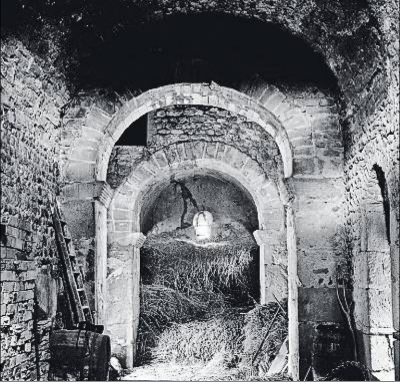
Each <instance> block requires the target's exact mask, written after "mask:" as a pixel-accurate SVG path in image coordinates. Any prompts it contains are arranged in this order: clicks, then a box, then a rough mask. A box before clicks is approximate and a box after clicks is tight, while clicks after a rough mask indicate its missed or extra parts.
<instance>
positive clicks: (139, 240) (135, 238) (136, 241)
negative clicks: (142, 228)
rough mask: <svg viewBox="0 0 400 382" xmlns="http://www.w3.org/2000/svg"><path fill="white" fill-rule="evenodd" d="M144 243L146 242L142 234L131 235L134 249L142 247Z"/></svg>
mask: <svg viewBox="0 0 400 382" xmlns="http://www.w3.org/2000/svg"><path fill="white" fill-rule="evenodd" d="M145 241H146V236H145V235H143V233H142V232H135V233H133V234H132V245H133V246H134V247H135V248H141V247H143V244H144V242H145Z"/></svg>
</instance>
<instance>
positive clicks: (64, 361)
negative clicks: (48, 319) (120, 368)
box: [50, 329, 111, 381]
mask: <svg viewBox="0 0 400 382" xmlns="http://www.w3.org/2000/svg"><path fill="white" fill-rule="evenodd" d="M50 356H51V366H52V368H60V367H63V368H65V367H67V368H71V370H76V371H78V370H83V368H84V367H85V366H88V367H89V375H88V379H89V380H93V381H106V380H107V376H108V367H109V362H110V356H111V347H110V337H109V336H106V335H103V334H99V333H96V332H92V331H88V330H78V329H76V330H65V329H64V330H56V331H54V332H53V333H52V334H51V336H50Z"/></svg>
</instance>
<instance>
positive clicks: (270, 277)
mask: <svg viewBox="0 0 400 382" xmlns="http://www.w3.org/2000/svg"><path fill="white" fill-rule="evenodd" d="M287 295H288V279H287V272H286V270H285V269H284V268H283V267H282V266H280V265H272V264H270V265H266V266H265V302H266V303H268V302H273V301H276V300H278V301H282V300H283V299H285V298H287Z"/></svg>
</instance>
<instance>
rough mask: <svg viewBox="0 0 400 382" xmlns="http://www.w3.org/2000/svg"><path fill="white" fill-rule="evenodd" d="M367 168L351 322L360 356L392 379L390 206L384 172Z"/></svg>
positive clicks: (380, 374) (384, 377)
mask: <svg viewBox="0 0 400 382" xmlns="http://www.w3.org/2000/svg"><path fill="white" fill-rule="evenodd" d="M371 170H372V171H371V172H370V176H371V178H370V179H369V183H368V189H367V190H365V195H364V205H363V211H362V232H361V251H360V253H359V255H356V257H355V262H354V278H355V283H354V287H355V322H356V327H357V330H358V337H359V341H358V342H359V352H360V356H361V359H362V360H363V361H364V362H365V363H366V365H367V366H368V367H370V368H371V370H372V372H373V373H374V375H375V376H376V377H377V378H379V379H380V380H394V359H393V330H394V329H393V316H392V314H393V311H392V310H393V301H392V274H391V255H390V224H389V223H390V206H389V198H388V190H387V185H386V180H385V174H384V172H383V171H382V169H381V168H380V167H379V166H377V165H374V166H373V168H372V169H371Z"/></svg>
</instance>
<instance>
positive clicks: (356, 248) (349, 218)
mask: <svg viewBox="0 0 400 382" xmlns="http://www.w3.org/2000/svg"><path fill="white" fill-rule="evenodd" d="M369 4H370V6H371V8H372V9H373V12H374V13H375V15H376V19H377V24H378V29H379V31H380V33H381V38H382V41H383V43H384V46H385V55H384V57H383V59H382V61H381V62H380V70H381V72H382V73H384V74H385V75H386V77H387V78H388V81H387V87H386V90H385V92H384V93H383V94H382V92H381V91H379V88H378V87H377V85H376V84H378V83H379V80H376V81H374V82H371V84H370V86H369V87H368V88H366V89H365V91H363V92H360V93H359V94H357V95H356V94H355V97H354V101H352V102H351V103H350V105H351V106H350V109H353V107H352V104H353V103H357V104H358V105H359V107H358V108H355V109H356V111H355V112H354V113H351V114H350V115H348V116H347V118H346V119H345V120H344V121H343V124H344V125H345V126H347V128H348V130H346V131H347V136H346V142H347V143H348V147H347V150H346V157H345V160H346V162H345V163H346V166H345V172H346V224H347V227H348V231H349V233H350V240H351V242H352V257H353V278H352V281H353V285H354V289H355V290H354V300H355V321H356V328H357V330H358V331H359V337H360V338H359V342H358V346H359V349H360V356H361V358H362V359H363V360H365V361H366V363H367V365H369V366H370V367H372V369H373V370H374V371H375V372H376V374H380V376H381V377H382V378H384V379H386V380H387V379H390V378H393V377H394V375H393V370H392V367H393V364H390V362H388V361H390V359H391V358H392V359H393V358H395V363H397V375H396V379H398V378H399V377H400V376H399V374H398V370H399V353H400V350H399V341H397V344H395V345H394V347H395V348H396V349H397V350H396V351H394V349H393V348H392V346H389V347H388V341H387V340H386V339H384V338H383V337H385V335H383V336H381V338H379V336H376V338H375V342H376V344H375V345H373V344H371V343H369V338H370V337H371V336H370V335H368V333H370V331H371V329H370V328H369V326H371V324H372V326H374V325H375V326H377V327H379V326H380V331H381V333H383V332H384V326H386V322H385V321H386V319H389V320H390V317H383V315H380V318H381V319H380V322H375V323H373V322H370V318H371V317H370V311H369V310H370V309H371V308H372V309H373V310H377V311H385V312H386V314H385V316H388V315H389V316H390V314H388V309H389V308H391V309H392V311H393V313H394V314H393V320H392V324H393V325H394V330H395V331H397V332H398V331H399V313H398V312H399V305H398V304H399V302H398V301H399V257H398V253H399V203H398V201H399V23H398V17H397V16H398V10H399V3H398V2H396V1H388V2H383V1H380V0H371V1H369ZM381 85H382V84H381ZM374 165H377V166H379V167H380V168H381V169H382V171H383V173H384V177H385V181H386V184H387V189H388V199H389V205H390V211H388V212H387V213H388V215H390V216H389V219H388V220H389V221H390V223H389V225H390V227H385V226H387V222H385V216H384V215H385V213H384V210H383V208H381V211H380V213H378V214H375V217H376V218H377V220H376V221H375V222H373V224H372V225H373V226H374V227H375V228H374V229H375V230H378V231H379V230H380V231H381V232H380V236H381V239H382V240H383V241H382V242H381V244H379V245H378V247H379V249H378V252H381V253H382V252H384V248H385V247H387V245H388V243H387V242H386V243H385V231H386V230H387V229H389V231H390V254H391V264H390V267H384V268H383V269H384V272H383V273H381V272H378V269H374V268H373V266H372V265H373V264H374V261H371V260H369V261H368V262H367V258H368V257H370V258H372V257H374V254H373V251H374V250H373V248H372V246H371V248H370V250H372V252H370V251H368V245H365V240H364V239H365V236H364V235H363V233H364V234H365V232H368V231H370V229H371V227H369V225H371V223H368V220H369V219H368V215H366V210H368V208H370V206H371V203H370V202H369V201H368V199H370V195H371V193H372V195H374V193H375V196H374V199H375V204H377V205H379V203H381V202H382V196H381V195H378V197H377V196H376V193H377V191H378V194H379V193H380V192H381V191H380V187H379V186H378V184H377V183H376V182H377V181H376V174H374V169H373V167H374ZM381 207H382V205H381ZM363 236H364V237H363ZM375 249H376V246H375ZM369 252H370V253H369ZM377 255H379V254H378V253H376V252H375V257H376V256H377ZM380 256H381V257H382V254H381V255H380ZM385 263H387V261H386V262H385ZM361 264H364V266H363V268H362V269H360V265H361ZM386 265H388V264H386ZM380 269H382V268H380ZM390 273H391V275H390ZM388 277H391V283H390V282H389V280H388ZM381 288H385V289H387V288H390V289H392V290H393V298H392V299H390V298H389V299H386V298H380V299H378V300H376V299H375V303H374V304H373V305H375V306H374V307H372V306H369V305H370V304H369V303H366V299H367V298H368V297H367V290H373V289H375V290H376V293H378V294H380V293H383V294H387V292H384V291H378V290H377V289H381ZM372 293H374V292H372ZM379 300H380V301H379ZM372 313H373V312H372ZM372 315H373V314H372ZM372 321H373V320H372ZM364 324H366V326H365V325H364ZM378 332H379V330H378ZM382 344H383V345H384V346H382ZM371 350H372V352H375V354H377V352H380V353H381V354H385V352H388V353H389V354H387V357H380V359H378V358H379V357H375V360H373V359H372V360H371Z"/></svg>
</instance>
